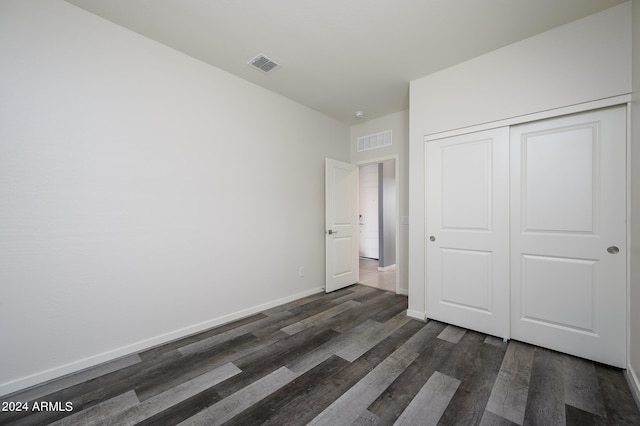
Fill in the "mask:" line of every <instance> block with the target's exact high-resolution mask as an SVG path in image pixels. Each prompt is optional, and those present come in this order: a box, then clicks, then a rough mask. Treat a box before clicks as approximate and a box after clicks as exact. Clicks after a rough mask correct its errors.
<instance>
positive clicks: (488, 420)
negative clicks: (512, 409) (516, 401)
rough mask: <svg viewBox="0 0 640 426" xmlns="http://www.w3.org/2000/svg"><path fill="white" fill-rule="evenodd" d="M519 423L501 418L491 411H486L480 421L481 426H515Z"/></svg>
mask: <svg viewBox="0 0 640 426" xmlns="http://www.w3.org/2000/svg"><path fill="white" fill-rule="evenodd" d="M515 425H517V423H514V422H512V421H511V420H507V419H505V418H504V417H500V416H499V415H497V414H494V413H492V412H491V411H485V412H484V414H483V415H482V420H480V426H515Z"/></svg>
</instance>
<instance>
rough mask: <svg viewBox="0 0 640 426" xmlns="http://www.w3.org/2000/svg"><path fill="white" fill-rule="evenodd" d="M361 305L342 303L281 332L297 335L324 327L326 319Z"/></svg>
mask: <svg viewBox="0 0 640 426" xmlns="http://www.w3.org/2000/svg"><path fill="white" fill-rule="evenodd" d="M360 305H361V303H360V302H356V301H353V300H348V301H346V302H344V303H341V304H339V305H336V306H334V307H332V308H329V309H326V310H324V311H322V312H319V313H317V314H315V315H312V316H310V317H307V318H305V319H303V320H300V321H298V322H296V323H293V324H291V325H289V326H287V327H284V328H282V329H281V330H282V331H284V332H285V333H287V334H296V333H299V332H301V331H302V330H306V329H307V328H309V327H314V326H322V323H323V321H324V320H326V319H330V318H333V317H335V316H336V315H338V314H341V313H342V312H344V311H347V310H349V309H352V308H354V307H357V306H360Z"/></svg>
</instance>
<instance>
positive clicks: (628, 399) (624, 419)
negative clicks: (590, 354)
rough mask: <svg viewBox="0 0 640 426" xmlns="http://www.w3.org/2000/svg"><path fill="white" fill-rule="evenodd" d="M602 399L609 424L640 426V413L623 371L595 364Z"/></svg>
mask: <svg viewBox="0 0 640 426" xmlns="http://www.w3.org/2000/svg"><path fill="white" fill-rule="evenodd" d="M594 365H595V369H596V375H597V376H598V382H599V383H600V389H601V390H602V398H603V400H604V405H605V407H606V411H607V424H610V425H640V412H639V411H638V406H637V405H636V403H635V401H634V399H633V395H632V394H631V391H630V390H629V386H628V385H627V382H626V379H625V377H624V375H623V374H621V370H620V369H618V368H614V367H609V366H606V365H602V364H594Z"/></svg>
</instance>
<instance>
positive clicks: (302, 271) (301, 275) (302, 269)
mask: <svg viewBox="0 0 640 426" xmlns="http://www.w3.org/2000/svg"><path fill="white" fill-rule="evenodd" d="M298 275H299V276H300V278H302V277H304V266H301V267H300V268H299V269H298Z"/></svg>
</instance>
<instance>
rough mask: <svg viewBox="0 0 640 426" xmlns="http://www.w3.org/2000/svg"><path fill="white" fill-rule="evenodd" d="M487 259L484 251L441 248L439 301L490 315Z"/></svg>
mask: <svg viewBox="0 0 640 426" xmlns="http://www.w3.org/2000/svg"><path fill="white" fill-rule="evenodd" d="M491 257H492V255H491V252H487V251H477V250H459V249H446V248H444V249H442V282H441V286H442V302H443V303H449V304H451V305H457V306H458V307H461V308H471V309H476V310H478V311H480V312H484V313H487V314H490V313H491V310H492V309H491V308H492V297H491V296H492V289H491V288H492V285H491V281H492V279H491V278H492V275H493V274H492V271H491V269H492V258H491ZM460 265H464V268H461V267H460Z"/></svg>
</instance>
